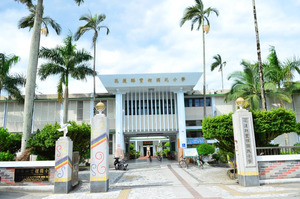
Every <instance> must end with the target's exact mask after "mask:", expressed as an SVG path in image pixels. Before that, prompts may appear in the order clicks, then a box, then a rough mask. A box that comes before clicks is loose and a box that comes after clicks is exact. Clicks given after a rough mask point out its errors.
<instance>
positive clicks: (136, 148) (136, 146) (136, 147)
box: [135, 140, 138, 151]
mask: <svg viewBox="0 0 300 199" xmlns="http://www.w3.org/2000/svg"><path fill="white" fill-rule="evenodd" d="M135 150H136V151H138V145H137V140H136V141H135Z"/></svg>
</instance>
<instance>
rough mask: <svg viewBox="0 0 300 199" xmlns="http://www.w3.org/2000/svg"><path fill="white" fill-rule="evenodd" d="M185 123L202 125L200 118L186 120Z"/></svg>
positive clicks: (187, 124)
mask: <svg viewBox="0 0 300 199" xmlns="http://www.w3.org/2000/svg"><path fill="white" fill-rule="evenodd" d="M185 124H186V126H202V120H187V121H185Z"/></svg>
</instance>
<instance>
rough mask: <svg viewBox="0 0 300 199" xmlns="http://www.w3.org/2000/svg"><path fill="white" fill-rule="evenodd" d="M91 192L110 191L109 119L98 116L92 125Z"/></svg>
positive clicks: (94, 118) (102, 115)
mask: <svg viewBox="0 0 300 199" xmlns="http://www.w3.org/2000/svg"><path fill="white" fill-rule="evenodd" d="M91 132H92V133H91V167H90V182H91V183H90V192H91V193H97V192H107V191H108V189H109V143H108V142H109V140H108V139H109V125H108V119H107V117H106V116H105V115H104V114H102V113H99V114H96V115H95V116H94V117H93V119H92V125H91Z"/></svg>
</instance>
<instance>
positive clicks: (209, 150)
mask: <svg viewBox="0 0 300 199" xmlns="http://www.w3.org/2000/svg"><path fill="white" fill-rule="evenodd" d="M196 148H197V151H198V154H199V155H209V154H213V153H214V152H215V148H214V147H213V146H212V145H210V144H207V143H203V144H199V145H197V147H196Z"/></svg>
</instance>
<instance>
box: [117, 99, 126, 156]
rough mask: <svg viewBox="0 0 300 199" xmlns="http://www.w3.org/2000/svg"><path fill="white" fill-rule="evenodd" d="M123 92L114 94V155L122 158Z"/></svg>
mask: <svg viewBox="0 0 300 199" xmlns="http://www.w3.org/2000/svg"><path fill="white" fill-rule="evenodd" d="M122 109H123V94H122V93H117V94H116V144H117V146H116V147H117V148H116V153H115V157H120V159H123V158H124V150H125V143H124V134H123V111H122Z"/></svg>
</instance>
